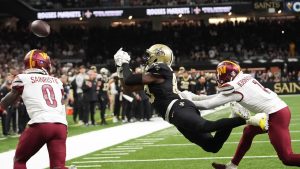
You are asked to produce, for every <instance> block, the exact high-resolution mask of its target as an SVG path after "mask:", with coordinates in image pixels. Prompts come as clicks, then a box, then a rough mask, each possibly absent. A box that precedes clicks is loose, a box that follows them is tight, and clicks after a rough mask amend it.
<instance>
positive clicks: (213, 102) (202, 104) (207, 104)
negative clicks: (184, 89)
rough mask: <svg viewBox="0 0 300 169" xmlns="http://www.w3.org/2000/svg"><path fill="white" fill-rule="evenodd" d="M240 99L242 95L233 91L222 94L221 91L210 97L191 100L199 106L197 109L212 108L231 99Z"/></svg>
mask: <svg viewBox="0 0 300 169" xmlns="http://www.w3.org/2000/svg"><path fill="white" fill-rule="evenodd" d="M241 99H242V95H240V94H239V93H233V94H227V95H224V94H222V93H220V94H216V95H212V97H211V98H209V99H206V100H201V101H193V103H194V104H195V105H196V106H197V107H198V108H199V109H204V110H206V109H212V108H215V107H218V106H221V105H223V104H226V103H229V102H232V101H239V100H241Z"/></svg>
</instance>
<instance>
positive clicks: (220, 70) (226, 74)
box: [216, 60, 241, 85]
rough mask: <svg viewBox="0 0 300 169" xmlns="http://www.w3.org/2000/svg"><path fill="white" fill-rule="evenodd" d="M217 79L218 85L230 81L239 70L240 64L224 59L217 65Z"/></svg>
mask: <svg viewBox="0 0 300 169" xmlns="http://www.w3.org/2000/svg"><path fill="white" fill-rule="evenodd" d="M216 71H217V72H216V73H217V81H218V83H219V84H220V85H223V84H224V83H227V82H230V81H232V80H233V79H234V78H235V77H236V76H237V75H238V74H239V73H240V71H241V68H240V66H239V65H238V64H237V63H235V62H233V61H229V60H225V61H223V62H221V63H219V64H218V66H217V70H216Z"/></svg>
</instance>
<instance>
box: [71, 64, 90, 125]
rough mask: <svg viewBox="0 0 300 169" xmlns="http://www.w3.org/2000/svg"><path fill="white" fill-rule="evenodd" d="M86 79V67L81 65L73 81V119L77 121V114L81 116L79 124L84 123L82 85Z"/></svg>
mask: <svg viewBox="0 0 300 169" xmlns="http://www.w3.org/2000/svg"><path fill="white" fill-rule="evenodd" d="M85 79H86V73H85V67H84V66H80V68H79V71H78V74H77V75H76V76H75V78H74V80H73V81H72V82H71V88H72V89H73V97H74V114H73V120H74V122H75V123H76V122H77V116H78V117H79V124H82V123H83V111H84V109H83V107H84V103H83V90H82V85H83V82H84V80H85Z"/></svg>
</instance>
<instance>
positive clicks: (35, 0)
mask: <svg viewBox="0 0 300 169" xmlns="http://www.w3.org/2000/svg"><path fill="white" fill-rule="evenodd" d="M24 2H26V3H28V4H30V5H31V6H33V7H34V8H37V9H60V8H79V7H81V8H82V7H116V6H117V7H119V6H159V5H164V6H174V5H199V4H216V3H228V2H230V3H232V2H245V1H241V0H233V1H229V0H146V1H142V0H84V1H79V0H47V1H46V0H24ZM249 2H250V1H249Z"/></svg>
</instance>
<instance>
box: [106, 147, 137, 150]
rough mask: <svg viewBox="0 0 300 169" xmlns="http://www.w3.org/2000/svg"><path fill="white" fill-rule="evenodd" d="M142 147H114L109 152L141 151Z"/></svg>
mask: <svg viewBox="0 0 300 169" xmlns="http://www.w3.org/2000/svg"><path fill="white" fill-rule="evenodd" d="M141 149H143V147H116V148H112V149H110V150H141Z"/></svg>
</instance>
